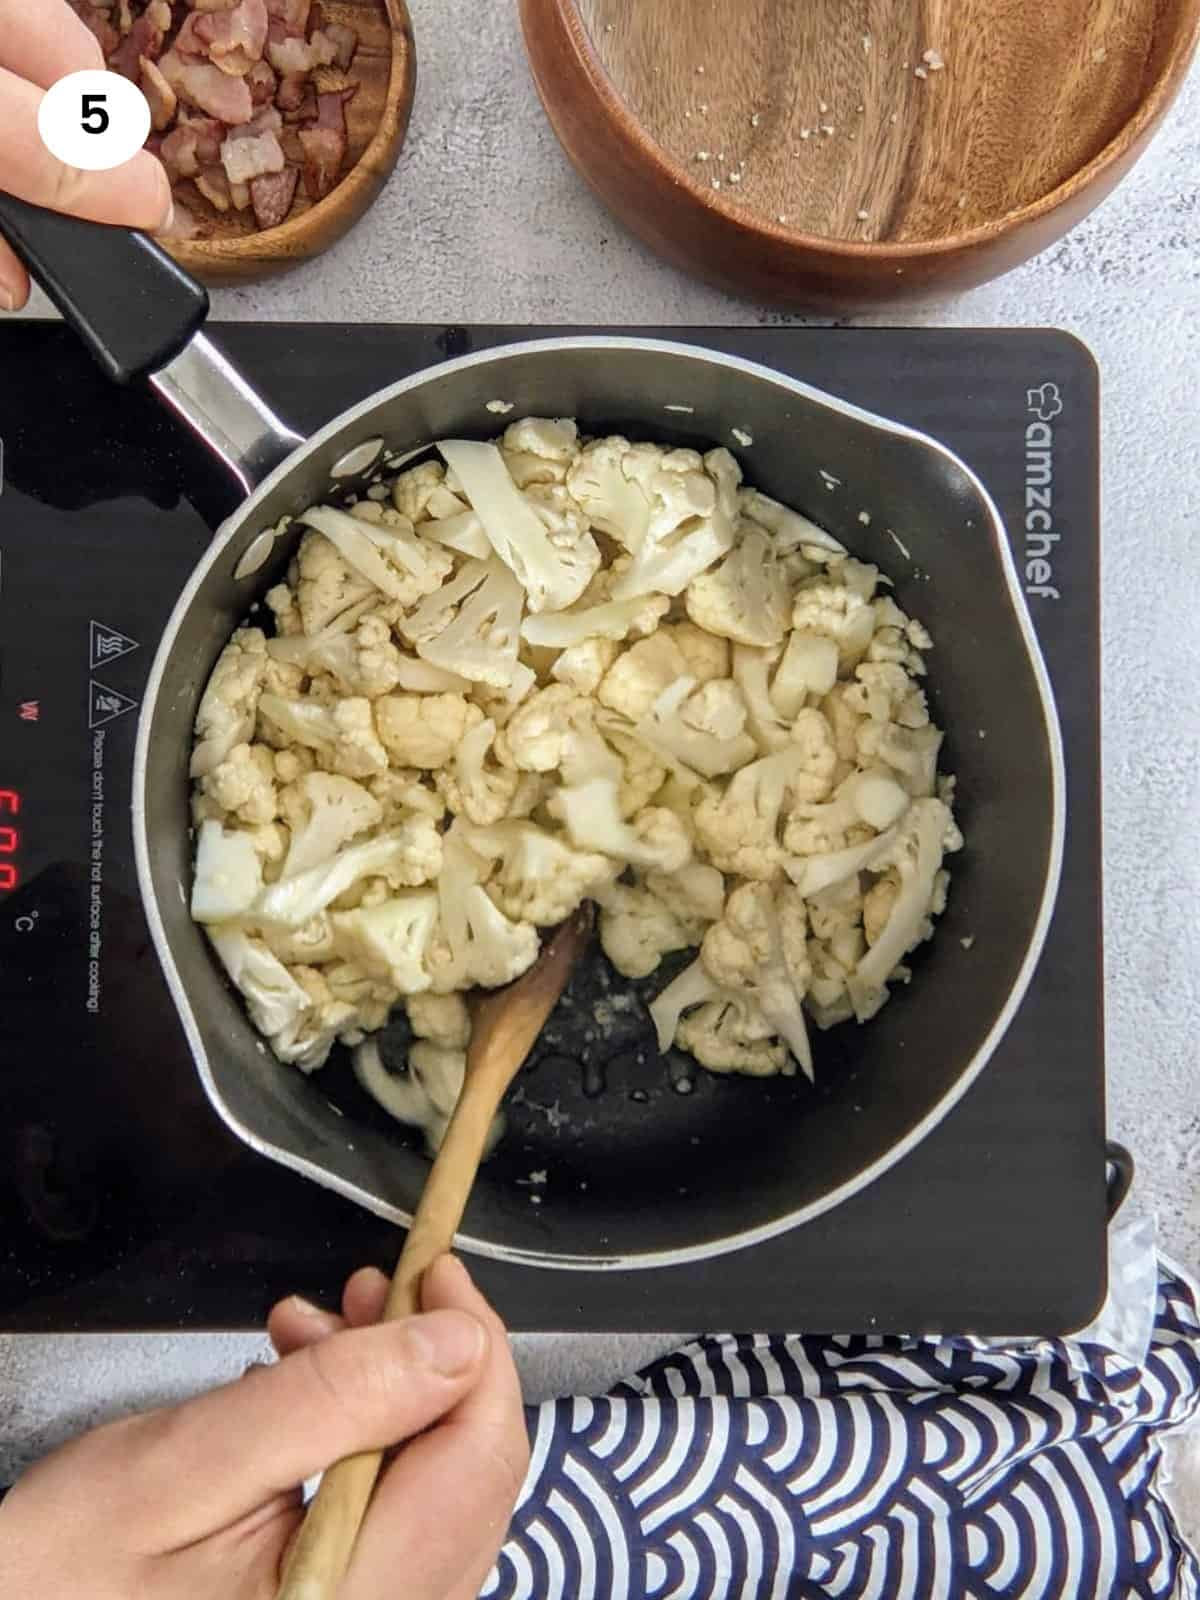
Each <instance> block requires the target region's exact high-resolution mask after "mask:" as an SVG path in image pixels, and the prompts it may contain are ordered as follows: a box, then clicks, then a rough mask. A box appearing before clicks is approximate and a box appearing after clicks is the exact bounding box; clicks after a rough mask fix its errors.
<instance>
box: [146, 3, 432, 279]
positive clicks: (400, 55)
mask: <svg viewBox="0 0 1200 1600" xmlns="http://www.w3.org/2000/svg"><path fill="white" fill-rule="evenodd" d="M322 7H323V10H324V12H325V17H326V20H327V21H329V22H340V23H346V24H348V25H349V26H350V27H352V28H353V29H354V30H355V32H356V33H357V34H358V50H357V51H356V53H355V56H354V64H353V66H352V67H351V69H350V76H351V77H353V78H355V79H357V80H358V85H359V88H358V93H357V94H356V95H355V96H354V98H353V100H351V101H350V103H349V105H348V106H347V108H346V131H347V133H348V135H349V140H350V144H349V150H348V152H347V157H346V166H345V172H344V174H343V176H342V177H341V179H340V180H339V181H338V184H337V186H336V188H334V189H332V190H331V191H330V192H329V194H327V195H326V196H325V198H324V199H323V200H318V201H317V202H315V203H314V202H312V201H311V200H309V199H308V198H307V197H306V195H305V193H304V185H303V184H301V185H300V187H299V188H298V189H297V191H296V202H295V204H294V206H293V207H292V212H291V215H290V216H289V217H288V218H287V219H286V221H284V222H282V223H280V225H279V226H278V227H277V228H269V229H267V230H266V231H265V232H262V233H260V232H256V231H255V228H254V218H253V215H252V214H251V213H249V212H230V213H227V214H225V215H222V214H221V213H220V212H218V211H215V210H213V209H212V208H211V207H204V208H203V209H202V208H201V207H199V206H193V205H192V202H191V200H188V202H187V204H188V206H189V209H192V210H195V211H196V212H197V214H198V215H200V216H201V220H202V221H203V222H204V224H205V226H206V229H208V230H209V231H210V234H211V236H210V237H208V238H204V239H188V240H178V239H176V240H164V241H163V243H164V245H165V247H166V248H167V249H168V250H169V251H170V252H171V254H172V255H173V256H174V257H175V259H176V260H177V261H178V262H179V263H180V265H181V266H184V267H186V268H187V270H188V271H189V272H190V273H192V274H193V275H194V276H195V277H197V278H199V279H200V280H201V282H203V283H207V284H212V285H220V284H239V283H256V282H258V281H260V280H261V279H263V278H270V277H275V276H278V274H280V273H282V272H289V271H291V270H292V268H294V267H298V266H301V265H302V264H303V263H304V262H305V261H310V260H311V259H312V258H313V257H314V256H319V255H320V254H321V253H322V251H324V250H328V249H329V247H330V245H332V244H336V243H337V241H338V240H339V239H340V238H342V236H343V235H344V234H346V233H348V232H349V231H350V229H351V228H352V227H353V226H354V224H355V223H356V222H357V221H358V220H359V218H360V217H361V216H362V215H363V213H364V212H365V211H366V210H367V209H368V207H369V206H370V205H371V202H372V201H373V200H374V199H375V197H376V195H377V194H378V193H379V191H380V190H381V189H382V188H383V185H384V184H385V183H386V181H387V179H388V177H389V176H390V175H391V172H392V169H393V168H394V167H395V165H396V161H397V158H398V157H399V155H400V150H401V147H402V146H403V144H404V135H405V133H406V132H407V131H408V118H409V114H410V112H411V111H412V102H413V92H414V90H415V88H416V81H417V57H416V51H415V49H414V47H413V34H412V23H411V22H410V20H409V15H408V7H407V6H406V5H405V0H322Z"/></svg>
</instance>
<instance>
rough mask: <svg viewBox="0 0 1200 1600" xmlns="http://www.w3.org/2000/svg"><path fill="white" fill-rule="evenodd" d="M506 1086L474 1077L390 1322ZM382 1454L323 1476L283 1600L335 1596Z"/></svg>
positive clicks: (445, 1220) (438, 1234) (431, 1254)
mask: <svg viewBox="0 0 1200 1600" xmlns="http://www.w3.org/2000/svg"><path fill="white" fill-rule="evenodd" d="M502 1090H503V1086H502V1085H499V1084H494V1083H492V1082H489V1081H488V1079H487V1078H481V1079H476V1080H474V1081H472V1080H470V1079H468V1081H467V1083H466V1085H465V1087H464V1089H463V1092H462V1095H461V1097H460V1099H459V1102H458V1105H457V1106H456V1107H455V1110H454V1115H453V1117H452V1118H451V1119H450V1126H449V1128H448V1129H447V1130H446V1137H445V1139H444V1141H443V1143H442V1148H441V1150H440V1151H439V1152H438V1157H437V1160H436V1161H435V1162H434V1164H433V1169H432V1171H431V1172H430V1174H429V1179H428V1182H427V1183H426V1185H425V1189H424V1192H423V1194H422V1195H421V1203H420V1204H419V1205H418V1207H417V1213H416V1216H415V1217H414V1218H413V1223H412V1227H411V1228H410V1229H409V1231H408V1237H407V1238H406V1239H405V1241H404V1249H403V1250H402V1251H401V1253H400V1260H399V1262H398V1263H397V1265H396V1272H395V1276H394V1277H393V1278H392V1286H391V1289H390V1290H389V1292H388V1298H387V1302H386V1304H385V1306H384V1310H383V1315H384V1319H385V1320H392V1319H394V1318H398V1317H411V1316H413V1315H414V1314H415V1313H416V1312H417V1311H419V1310H420V1286H421V1278H422V1275H423V1274H424V1272H425V1269H426V1267H428V1266H430V1265H431V1263H433V1262H434V1261H436V1260H437V1258H438V1257H439V1256H441V1255H445V1253H446V1252H447V1251H448V1250H449V1249H450V1248H451V1246H452V1245H453V1243H454V1235H455V1234H456V1233H457V1232H458V1226H459V1223H460V1222H461V1221H462V1215H463V1212H464V1210H465V1209H466V1204H467V1199H468V1196H469V1195H470V1193H471V1186H472V1184H473V1183H474V1182H475V1174H476V1172H477V1171H478V1168H479V1163H480V1162H481V1161H482V1159H483V1151H484V1146H485V1145H486V1143H487V1136H488V1130H489V1129H490V1127H491V1125H492V1118H493V1117H494V1116H495V1115H496V1109H497V1106H498V1104H499V1098H500V1093H501V1092H502ZM382 1459H383V1457H382V1453H381V1452H380V1451H378V1450H371V1451H367V1452H365V1453H364V1454H362V1455H357V1456H347V1457H346V1459H345V1460H344V1461H339V1462H337V1463H336V1464H335V1465H334V1466H332V1467H330V1468H329V1470H328V1471H327V1472H326V1473H325V1475H324V1477H323V1478H322V1479H321V1486H320V1488H319V1489H318V1490H317V1492H316V1494H315V1496H314V1497H313V1499H312V1502H311V1503H310V1505H309V1507H308V1510H307V1512H306V1513H305V1517H304V1522H303V1524H302V1525H301V1528H300V1531H299V1533H298V1534H297V1535H296V1539H295V1542H294V1543H293V1545H292V1548H291V1551H290V1553H289V1555H288V1559H287V1563H286V1565H285V1567H284V1571H283V1578H282V1580H281V1582H280V1585H279V1600H335V1597H336V1595H337V1591H338V1586H339V1584H340V1583H341V1581H342V1578H343V1577H344V1576H345V1574H346V1569H347V1568H348V1567H349V1565H350V1557H351V1555H352V1554H353V1551H354V1542H355V1540H356V1539H357V1537H358V1530H359V1528H360V1527H361V1525H362V1520H363V1517H364V1516H365V1515H366V1511H367V1506H368V1505H369V1504H370V1501H371V1494H372V1491H373V1490H374V1488H375V1480H376V1478H377V1477H378V1476H379V1468H380V1464H381V1462H382Z"/></svg>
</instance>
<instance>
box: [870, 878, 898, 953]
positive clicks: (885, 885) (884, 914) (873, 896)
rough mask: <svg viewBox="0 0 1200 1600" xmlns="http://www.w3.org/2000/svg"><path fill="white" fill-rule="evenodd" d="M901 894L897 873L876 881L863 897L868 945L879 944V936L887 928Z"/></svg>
mask: <svg viewBox="0 0 1200 1600" xmlns="http://www.w3.org/2000/svg"><path fill="white" fill-rule="evenodd" d="M899 893H900V879H899V876H898V875H897V874H896V873H885V874H884V876H883V877H882V878H877V879H876V881H875V882H874V883H873V884H872V885H871V887H870V888H869V889H868V890H867V892H866V894H865V895H864V896H863V902H862V922H863V934H864V935H865V937H866V941H867V943H868V944H875V943H877V942H878V939H879V935H880V934H881V933H882V932H883V930H884V929H885V928H886V927H887V925H888V919H889V917H890V916H891V914H892V912H893V910H894V909H895V905H896V899H897V897H898V895H899Z"/></svg>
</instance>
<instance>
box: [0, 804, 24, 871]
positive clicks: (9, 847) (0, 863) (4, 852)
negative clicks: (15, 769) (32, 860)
mask: <svg viewBox="0 0 1200 1600" xmlns="http://www.w3.org/2000/svg"><path fill="white" fill-rule="evenodd" d="M20 815H21V796H20V792H19V791H18V790H16V789H0V817H19V816H20ZM20 848H21V829H20V827H19V826H18V825H17V824H16V823H14V822H0V894H7V893H8V891H9V890H10V889H15V888H16V887H17V885H18V884H19V883H20V881H21V868H20V866H19V864H18V862H17V853H18V851H19V850H20Z"/></svg>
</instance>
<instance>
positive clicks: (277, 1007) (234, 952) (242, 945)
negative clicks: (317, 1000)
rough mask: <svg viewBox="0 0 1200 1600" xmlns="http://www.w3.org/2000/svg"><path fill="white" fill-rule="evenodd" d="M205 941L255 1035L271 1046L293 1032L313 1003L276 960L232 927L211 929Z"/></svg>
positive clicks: (263, 946) (259, 944)
mask: <svg viewBox="0 0 1200 1600" xmlns="http://www.w3.org/2000/svg"><path fill="white" fill-rule="evenodd" d="M208 937H209V941H210V943H211V944H212V947H213V949H214V950H215V951H216V953H217V955H218V957H219V958H220V961H221V965H222V966H223V967H224V968H225V971H226V972H227V973H228V974H229V978H230V981H231V982H232V984H233V986H234V987H235V988H236V989H237V990H238V991H239V993H240V994H241V996H242V998H243V999H244V1000H245V1002H246V1010H247V1011H248V1012H249V1013H250V1020H251V1022H253V1024H254V1026H255V1027H256V1028H257V1029H258V1031H259V1033H261V1034H262V1035H263V1036H264V1037H265V1038H267V1039H269V1040H270V1041H271V1042H272V1044H273V1043H274V1041H275V1039H276V1038H277V1037H279V1036H281V1035H287V1034H289V1033H290V1032H294V1030H295V1029H296V1028H297V1027H298V1025H299V1024H300V1022H301V1021H302V1020H303V1018H304V1017H305V1016H306V1015H307V1014H308V1013H309V1011H311V1010H312V1004H313V1002H312V999H311V997H310V996H309V993H308V991H307V990H306V989H305V988H304V987H303V986H302V985H301V984H300V983H299V982H298V981H297V979H296V978H295V977H294V976H293V974H292V973H291V972H290V971H289V969H288V968H287V967H285V966H284V964H283V962H282V961H280V959H279V957H278V956H276V955H274V954H273V953H272V952H271V951H270V950H269V949H268V948H267V946H266V945H265V944H264V943H263V941H262V940H261V939H258V938H255V937H253V936H252V935H251V934H249V933H247V932H246V930H245V929H244V928H242V927H240V926H238V924H236V923H231V924H228V925H218V926H216V927H211V928H209V929H208Z"/></svg>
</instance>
